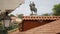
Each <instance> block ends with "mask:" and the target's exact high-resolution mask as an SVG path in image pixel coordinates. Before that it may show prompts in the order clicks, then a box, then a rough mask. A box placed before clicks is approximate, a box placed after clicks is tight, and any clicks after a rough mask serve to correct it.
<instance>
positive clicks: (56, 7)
mask: <svg viewBox="0 0 60 34" xmlns="http://www.w3.org/2000/svg"><path fill="white" fill-rule="evenodd" d="M53 12H54V14H53V15H55V16H60V4H57V5H54V8H53Z"/></svg>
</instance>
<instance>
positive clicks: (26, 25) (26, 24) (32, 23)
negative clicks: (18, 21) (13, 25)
mask: <svg viewBox="0 0 60 34" xmlns="http://www.w3.org/2000/svg"><path fill="white" fill-rule="evenodd" d="M52 21H54V20H23V22H22V30H23V31H26V30H29V29H32V28H35V27H38V26H41V25H44V24H47V23H50V22H52ZM20 26H21V25H20ZM20 26H19V27H20ZM20 29H21V28H20Z"/></svg>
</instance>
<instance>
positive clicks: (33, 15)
mask: <svg viewBox="0 0 60 34" xmlns="http://www.w3.org/2000/svg"><path fill="white" fill-rule="evenodd" d="M30 16H38V15H37V14H30Z"/></svg>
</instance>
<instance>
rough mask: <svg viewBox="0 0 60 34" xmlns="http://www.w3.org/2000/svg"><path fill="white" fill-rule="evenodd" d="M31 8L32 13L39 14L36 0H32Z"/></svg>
mask: <svg viewBox="0 0 60 34" xmlns="http://www.w3.org/2000/svg"><path fill="white" fill-rule="evenodd" d="M29 6H30V10H31V15H37V8H36V7H35V3H34V2H30V5H29Z"/></svg>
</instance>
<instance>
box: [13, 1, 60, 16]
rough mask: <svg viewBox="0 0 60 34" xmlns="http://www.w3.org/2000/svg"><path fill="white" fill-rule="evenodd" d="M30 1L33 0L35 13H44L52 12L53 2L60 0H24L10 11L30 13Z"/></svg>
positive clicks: (57, 2)
mask: <svg viewBox="0 0 60 34" xmlns="http://www.w3.org/2000/svg"><path fill="white" fill-rule="evenodd" d="M30 1H33V2H34V3H35V5H36V8H37V14H38V15H42V14H45V13H52V8H53V6H54V5H55V4H59V3H60V0H25V3H24V4H22V5H20V6H19V7H18V8H16V10H14V11H13V12H12V14H14V15H16V14H24V15H29V14H31V11H30V8H29V4H30Z"/></svg>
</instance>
